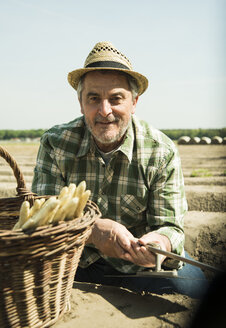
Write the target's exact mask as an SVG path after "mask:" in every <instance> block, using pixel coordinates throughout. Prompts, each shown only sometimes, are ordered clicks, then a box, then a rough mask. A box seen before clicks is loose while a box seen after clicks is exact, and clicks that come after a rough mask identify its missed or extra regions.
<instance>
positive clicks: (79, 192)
mask: <svg viewBox="0 0 226 328" xmlns="http://www.w3.org/2000/svg"><path fill="white" fill-rule="evenodd" d="M85 190H86V182H85V181H82V182H80V183H79V185H78V187H77V188H76V190H75V192H74V196H73V197H78V198H79V199H80V197H81V196H82V194H83V193H84V192H85Z"/></svg>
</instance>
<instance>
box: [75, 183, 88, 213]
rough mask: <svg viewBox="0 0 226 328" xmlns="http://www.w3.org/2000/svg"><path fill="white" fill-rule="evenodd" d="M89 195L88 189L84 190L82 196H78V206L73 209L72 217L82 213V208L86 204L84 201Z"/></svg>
mask: <svg viewBox="0 0 226 328" xmlns="http://www.w3.org/2000/svg"><path fill="white" fill-rule="evenodd" d="M90 195H91V191H90V190H86V191H85V192H84V193H83V194H82V196H81V197H80V198H79V203H78V206H77V208H76V210H75V213H74V217H78V218H79V217H81V216H82V215H83V210H84V208H85V206H86V203H87V201H88V199H89V197H90Z"/></svg>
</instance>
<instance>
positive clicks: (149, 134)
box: [133, 116, 176, 153]
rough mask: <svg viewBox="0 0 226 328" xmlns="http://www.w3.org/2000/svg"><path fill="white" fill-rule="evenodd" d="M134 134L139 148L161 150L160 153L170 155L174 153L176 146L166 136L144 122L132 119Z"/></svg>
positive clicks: (135, 118)
mask: <svg viewBox="0 0 226 328" xmlns="http://www.w3.org/2000/svg"><path fill="white" fill-rule="evenodd" d="M133 122H134V126H135V134H136V138H137V141H138V145H140V147H144V148H145V149H146V148H149V149H150V148H151V149H155V150H157V149H161V150H162V152H163V153H164V152H166V153H169V152H170V153H171V152H175V151H176V145H175V143H174V142H173V140H171V139H170V138H169V137H168V136H167V135H166V134H164V133H163V132H162V131H160V130H159V129H157V128H155V127H153V126H151V125H150V124H148V123H147V122H146V121H144V120H141V119H138V118H137V117H136V116H134V118H133Z"/></svg>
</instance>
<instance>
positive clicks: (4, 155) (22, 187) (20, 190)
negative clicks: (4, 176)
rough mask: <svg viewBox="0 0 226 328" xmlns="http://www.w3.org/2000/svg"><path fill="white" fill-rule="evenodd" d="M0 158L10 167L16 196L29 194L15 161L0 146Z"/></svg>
mask: <svg viewBox="0 0 226 328" xmlns="http://www.w3.org/2000/svg"><path fill="white" fill-rule="evenodd" d="M0 156H1V157H2V158H4V159H5V160H6V162H7V163H8V164H9V165H10V167H11V168H12V170H13V173H14V176H15V178H16V181H17V188H16V191H17V193H18V196H20V195H25V194H30V193H31V192H30V191H28V190H27V187H26V183H25V180H24V176H23V173H22V172H21V171H20V169H19V166H18V165H17V163H16V161H15V159H14V158H13V157H12V156H11V155H10V154H9V153H8V151H7V150H6V149H5V148H3V147H2V146H0Z"/></svg>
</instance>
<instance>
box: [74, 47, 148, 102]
mask: <svg viewBox="0 0 226 328" xmlns="http://www.w3.org/2000/svg"><path fill="white" fill-rule="evenodd" d="M106 69H107V70H117V71H121V72H125V73H127V74H129V75H131V76H132V77H133V78H134V79H135V80H136V82H137V86H138V94H139V95H141V94H142V93H143V92H144V91H145V90H146V89H147V87H148V80H147V78H146V77H145V76H143V75H141V74H140V73H137V72H134V71H133V68H132V65H131V63H130V61H129V59H128V58H127V57H126V56H125V55H123V54H122V53H121V52H120V51H119V50H117V49H116V48H115V47H114V46H113V45H112V44H111V43H110V42H99V43H97V44H96V45H95V46H94V48H93V49H92V50H91V52H90V53H89V55H88V57H87V58H86V61H85V64H84V68H80V69H76V70H75V71H72V72H70V73H69V74H68V82H69V83H70V84H71V86H72V87H73V88H74V89H75V90H77V87H78V83H79V80H80V79H81V77H82V76H83V75H84V74H85V73H87V72H91V71H95V70H106Z"/></svg>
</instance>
